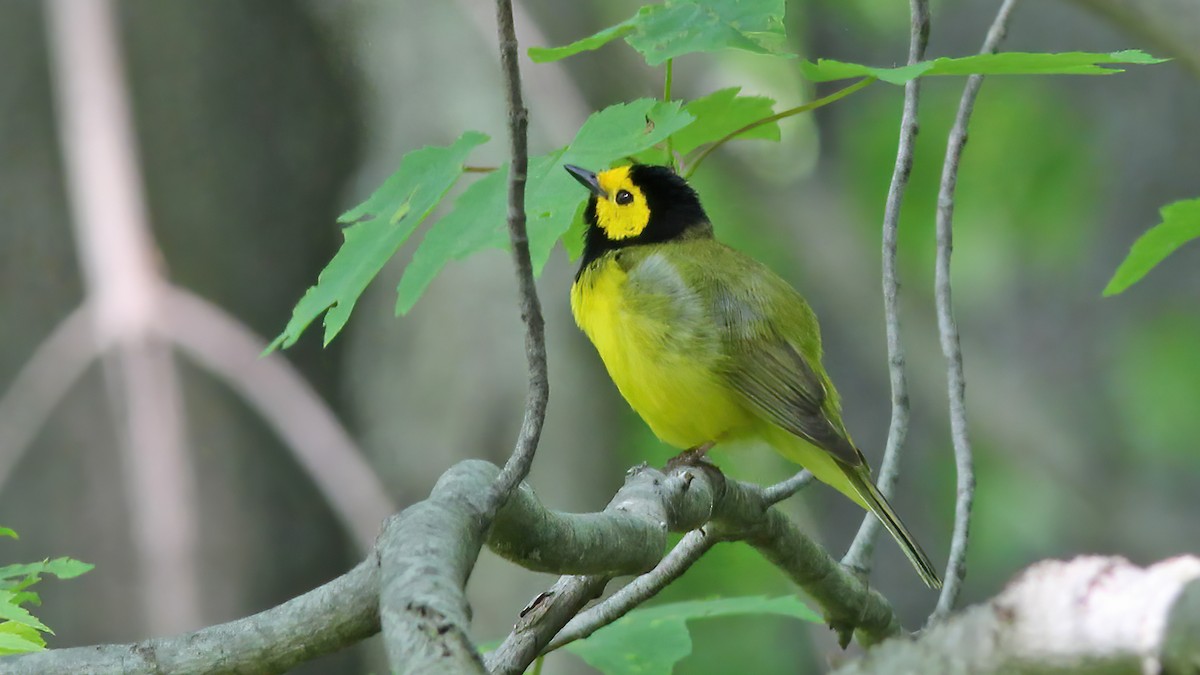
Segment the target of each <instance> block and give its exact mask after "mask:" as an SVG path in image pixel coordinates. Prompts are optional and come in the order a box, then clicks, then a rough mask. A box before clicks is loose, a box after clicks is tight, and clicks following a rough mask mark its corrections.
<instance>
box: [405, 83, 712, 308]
mask: <svg viewBox="0 0 1200 675" xmlns="http://www.w3.org/2000/svg"><path fill="white" fill-rule="evenodd" d="M691 121H692V116H691V115H689V114H688V113H686V112H684V111H683V110H682V109H681V108H680V104H679V103H677V102H676V103H663V102H660V101H655V100H654V99H639V100H637V101H633V102H631V103H624V104H618V105H614V106H609V107H608V108H605V109H604V110H601V111H600V112H597V113H594V114H592V116H591V117H589V118H588V119H587V121H586V122H584V124H583V126H582V127H581V128H580V129H579V132H578V133H577V134H576V135H575V140H573V141H572V142H571V145H569V146H567V147H566V148H564V149H562V150H559V151H557V152H553V153H550V154H546V155H541V156H538V157H534V158H533V159H531V160H530V161H529V171H528V172H527V177H526V183H525V211H526V221H525V227H526V232H527V234H528V236H529V254H530V258H531V259H532V261H533V265H534V270H535V271H536V272H540V271H541V269H542V267H543V266H544V265H545V264H546V260H547V259H548V258H549V257H550V251H551V250H552V249H553V248H554V244H555V242H557V241H558V239H559V238H560V237H561V236H562V235H563V233H564V232H566V231H567V230H568V229H569V228H570V227H571V224H572V222H573V221H574V220H575V219H576V215H577V214H578V213H579V204H580V203H581V202H582V201H584V200H585V198H586V197H587V195H586V193H585V192H584V191H583V189H582V188H581V187H580V186H579V184H578V183H577V182H575V180H574V179H572V178H571V176H570V175H569V174H568V173H567V172H566V171H563V168H562V165H563V164H578V165H580V166H587V167H595V168H597V169H601V168H606V167H608V166H609V165H610V164H612V163H613V162H615V161H618V160H620V159H622V158H624V157H626V156H630V155H634V154H637V153H638V152H641V151H642V150H645V149H646V148H649V147H651V146H653V145H655V144H657V143H661V142H663V141H665V140H666V139H667V137H668V136H670V135H671V134H673V133H675V132H676V131H678V130H679V129H682V128H683V127H684V126H686V125H687V124H689V123H690V122H691ZM507 181H508V167H507V166H504V167H501V168H500V170H498V171H495V172H493V173H491V174H489V175H488V176H486V177H484V178H482V179H480V180H479V181H478V182H476V183H475V184H474V185H472V186H470V187H469V188H467V190H466V191H465V192H463V193H462V195H460V196H459V198H458V200H457V201H456V202H455V203H454V210H453V211H452V212H451V213H450V214H449V215H447V216H446V217H444V218H442V219H441V220H439V221H438V222H436V223H434V224H433V226H431V227H430V228H429V231H428V232H427V233H426V234H425V239H424V240H423V241H422V242H421V245H420V246H419V247H418V248H417V251H416V253H414V254H413V259H412V262H410V263H409V265H408V267H407V268H406V269H405V270H404V276H403V277H401V279H400V285H399V286H398V287H397V289H396V292H397V298H396V313H397V314H405V313H407V312H408V311H409V310H410V309H412V307H413V305H414V304H416V301H417V299H418V298H419V297H420V296H421V294H422V293H423V292H424V291H425V289H426V288H427V287H428V286H429V284H430V282H432V281H433V279H434V277H436V276H437V274H438V272H439V271H440V270H441V269H442V267H443V266H444V265H445V264H446V263H447V262H449V261H450V260H461V259H462V258H465V257H467V256H468V255H470V254H472V253H475V252H478V251H483V250H488V249H495V248H505V247H507V246H508V232H507V229H506V225H505V221H504V218H505V212H506V209H505V204H506V200H507Z"/></svg>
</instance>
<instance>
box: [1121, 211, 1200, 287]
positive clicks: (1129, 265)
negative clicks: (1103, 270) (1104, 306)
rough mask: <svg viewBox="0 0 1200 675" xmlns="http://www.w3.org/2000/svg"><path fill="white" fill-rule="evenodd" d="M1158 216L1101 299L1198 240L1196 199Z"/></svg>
mask: <svg viewBox="0 0 1200 675" xmlns="http://www.w3.org/2000/svg"><path fill="white" fill-rule="evenodd" d="M1159 213H1160V214H1161V215H1162V222H1160V223H1159V224H1157V225H1155V226H1154V227H1152V228H1150V229H1149V230H1148V231H1146V233H1145V234H1143V235H1142V236H1141V237H1138V240H1137V241H1135V242H1134V243H1133V247H1132V248H1131V249H1129V255H1128V256H1126V257H1125V260H1124V262H1122V263H1121V266H1120V267H1118V268H1117V271H1116V273H1114V274H1113V278H1112V280H1111V281H1109V282H1108V286H1106V287H1105V288H1104V295H1105V296H1109V295H1116V294H1117V293H1120V292H1122V291H1124V290H1125V289H1126V288H1129V287H1130V286H1132V285H1133V284H1135V283H1137V282H1138V281H1140V280H1141V278H1142V277H1144V276H1146V273H1147V272H1149V271H1150V270H1152V269H1154V266H1155V265H1157V264H1158V263H1160V262H1162V261H1163V259H1164V258H1166V257H1167V256H1169V255H1171V254H1172V253H1174V252H1175V249H1177V248H1179V247H1180V246H1183V245H1184V244H1186V243H1187V242H1189V241H1191V240H1193V239H1196V238H1197V237H1200V198H1196V199H1185V200H1182V201H1178V202H1175V203H1173V204H1168V205H1167V206H1164V207H1163V208H1162V210H1161V211H1160V212H1159Z"/></svg>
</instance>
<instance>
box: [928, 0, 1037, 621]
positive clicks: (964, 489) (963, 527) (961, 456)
mask: <svg viewBox="0 0 1200 675" xmlns="http://www.w3.org/2000/svg"><path fill="white" fill-rule="evenodd" d="M1016 5H1017V0H1004V3H1003V4H1001V5H1000V10H999V11H998V12H997V13H996V19H995V20H994V21H993V22H992V26H991V28H989V29H988V34H987V38H986V39H985V40H984V41H983V48H982V49H981V50H980V53H981V54H994V53H995V52H996V50H997V49H999V48H1000V42H1001V41H1002V40H1004V34H1005V32H1007V30H1008V21H1009V18H1010V17H1011V15H1012V11H1013V9H1014V8H1015V7H1016ZM982 84H983V76H982V75H972V76H970V77H968V78H967V84H966V86H965V87H964V88H963V95H962V99H961V100H960V101H959V104H958V114H957V115H956V116H955V118H954V126H953V127H952V128H951V129H950V137H949V139H948V140H947V141H946V161H945V163H944V164H943V165H942V181H941V187H940V188H939V189H938V202H937V204H938V206H937V263H936V267H935V272H936V273H935V276H934V297H935V299H936V300H937V314H938V332H939V333H940V334H941V338H942V354H943V355H945V357H946V363H947V373H946V382H947V389H948V395H949V398H950V433H951V436H952V437H953V439H954V464H955V469H956V472H957V475H958V498H957V499H956V501H955V504H954V535H953V538H952V539H951V542H950V560H949V562H948V563H947V564H946V579H945V586H943V587H942V593H941V595H939V596H938V603H937V607H936V608H935V609H934V611H933V614H932V615H931V616H930V617H929V620H930V622H933V621H936V620H938V619H940V618H942V617H945V616H946V615H947V614H949V613H950V611H951V610H952V609H953V608H954V602H955V601H956V600H957V599H958V593H959V590H960V588H961V587H962V581H963V577H965V576H966V574H967V538H968V536H969V534H970V527H971V523H970V521H971V503H972V502H973V501H974V499H975V470H974V467H973V466H972V458H971V441H970V439H969V438H968V437H967V408H966V402H965V396H966V387H967V383H966V379H965V378H964V376H963V360H962V347H961V346H960V344H959V340H958V325H957V324H956V323H955V322H954V303H953V301H952V300H951V297H950V286H951V283H950V254H951V252H952V251H953V250H954V188H955V186H956V185H957V183H958V163H959V160H960V159H961V158H962V153H963V148H964V147H965V146H966V144H967V125H968V124H969V123H970V119H971V112H972V111H973V110H974V109H975V97H976V96H977V95H978V94H979V87H980V85H982Z"/></svg>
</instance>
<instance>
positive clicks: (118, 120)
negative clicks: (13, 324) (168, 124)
mask: <svg viewBox="0 0 1200 675" xmlns="http://www.w3.org/2000/svg"><path fill="white" fill-rule="evenodd" d="M46 7H47V10H48V17H47V18H48V21H47V27H48V31H49V42H50V45H51V51H52V56H53V59H52V61H53V64H54V84H55V89H56V94H57V96H56V103H57V106H58V120H59V125H58V126H59V134H60V137H61V145H62V149H63V154H64V158H65V165H66V183H67V190H68V193H69V195H70V198H71V199H70V202H71V211H72V219H71V220H72V226H73V227H74V231H75V244H76V248H77V250H78V252H79V260H80V265H81V267H82V268H83V277H84V280H85V283H86V285H87V294H88V305H89V306H90V308H91V310H92V312H91V316H92V317H93V319H94V321H95V331H96V334H97V342H98V343H100V344H106V343H112V345H113V350H112V351H111V352H110V353H108V354H107V355H106V358H105V360H104V365H105V369H104V374H105V376H106V379H107V381H108V385H109V390H110V392H111V395H110V396H109V402H110V403H111V404H112V406H113V418H114V420H117V424H116V426H117V429H118V432H119V433H120V435H121V442H120V444H119V447H120V449H121V451H122V452H121V463H122V468H123V471H124V474H125V480H126V482H127V490H126V493H127V495H128V498H129V500H130V508H129V512H130V514H131V519H132V528H131V529H132V532H133V545H134V548H135V550H136V552H137V560H138V564H139V566H140V567H141V571H142V574H143V576H144V578H145V585H144V587H143V589H142V593H141V604H142V605H143V608H144V610H145V613H146V617H145V618H146V621H147V623H148V625H151V626H154V627H156V628H157V629H160V630H168V631H178V630H185V629H188V628H193V627H195V626H197V625H199V623H200V588H199V581H198V572H197V570H196V564H197V563H196V561H197V557H196V555H195V551H196V548H197V539H198V534H197V533H198V529H199V526H198V524H197V522H196V508H195V503H196V499H195V494H194V493H195V488H194V485H193V477H192V472H191V468H190V466H189V458H188V453H187V434H186V430H185V428H184V426H185V425H184V409H183V400H182V392H181V391H180V388H179V381H178V380H179V374H178V372H177V370H176V368H175V364H174V359H173V356H172V354H171V350H170V347H169V346H168V345H166V344H164V343H163V342H162V341H161V340H159V339H158V337H157V336H156V335H155V334H154V333H153V330H152V327H153V323H154V317H155V316H156V313H157V310H158V304H159V295H160V290H161V287H162V285H163V283H162V280H161V278H160V275H159V273H158V270H157V269H155V262H154V261H155V257H156V255H157V253H156V251H155V249H154V244H153V239H152V237H151V234H150V227H149V223H148V220H149V218H148V216H147V214H146V207H145V199H144V196H143V194H142V192H143V190H142V180H141V175H140V172H139V169H138V165H137V157H136V150H135V147H136V143H135V140H134V133H133V123H132V116H131V114H130V111H129V102H128V95H127V93H126V86H125V81H124V78H123V68H122V66H121V62H120V50H119V49H118V44H117V43H118V39H117V28H116V22H115V20H114V18H113V14H114V12H113V7H112V4H111V2H103V1H98V2H73V1H71V0H57V1H56V2H51V3H48V4H47V5H46Z"/></svg>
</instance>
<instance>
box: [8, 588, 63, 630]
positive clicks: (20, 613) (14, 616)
mask: <svg viewBox="0 0 1200 675" xmlns="http://www.w3.org/2000/svg"><path fill="white" fill-rule="evenodd" d="M0 619H6V620H8V621H15V622H17V623H19V624H21V625H23V626H29V627H30V628H36V629H38V630H40V631H42V632H43V633H53V632H54V631H52V630H50V629H49V628H48V627H47V626H46V624H44V623H42V622H41V621H38V619H37V617H35V616H34V615H32V614H30V613H29V611H28V610H26V609H25V608H23V607H21V606H19V605H17V604H16V596H15V595H14V594H13V593H9V592H8V591H0Z"/></svg>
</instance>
